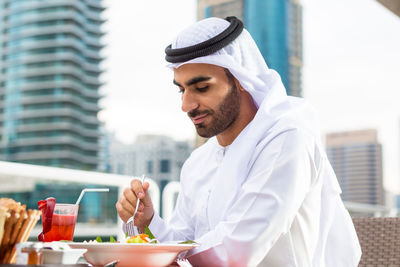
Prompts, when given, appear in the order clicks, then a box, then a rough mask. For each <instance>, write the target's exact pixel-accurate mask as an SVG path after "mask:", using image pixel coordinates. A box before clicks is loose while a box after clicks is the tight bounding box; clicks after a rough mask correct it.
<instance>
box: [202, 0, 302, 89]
mask: <svg viewBox="0 0 400 267" xmlns="http://www.w3.org/2000/svg"><path fill="white" fill-rule="evenodd" d="M197 12H198V13H197V16H198V19H202V18H205V17H220V18H225V17H227V16H236V17H238V18H240V19H242V20H243V22H244V24H245V27H246V29H247V30H248V31H249V32H250V34H251V35H252V36H253V38H254V40H255V42H256V43H257V45H258V47H259V49H260V51H261V54H262V55H263V57H264V59H265V61H266V62H267V64H268V66H269V67H270V68H272V69H275V70H276V71H278V72H279V74H280V75H281V77H282V81H283V83H284V85H285V87H286V90H287V93H288V94H289V95H294V96H300V95H301V94H302V80H301V70H302V65H303V59H302V51H303V47H302V7H301V5H300V4H299V1H298V0H198V9H197Z"/></svg>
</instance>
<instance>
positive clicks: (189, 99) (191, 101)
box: [182, 90, 199, 113]
mask: <svg viewBox="0 0 400 267" xmlns="http://www.w3.org/2000/svg"><path fill="white" fill-rule="evenodd" d="M198 107H199V103H198V101H197V98H196V96H194V95H193V94H191V93H190V92H188V90H186V91H185V92H184V93H183V94H182V111H183V112H186V113H187V112H189V111H192V110H194V109H196V108H198Z"/></svg>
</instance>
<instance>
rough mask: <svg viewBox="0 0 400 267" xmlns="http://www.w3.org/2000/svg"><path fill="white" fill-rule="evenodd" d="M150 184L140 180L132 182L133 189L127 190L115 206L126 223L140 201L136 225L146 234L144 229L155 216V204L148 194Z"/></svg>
mask: <svg viewBox="0 0 400 267" xmlns="http://www.w3.org/2000/svg"><path fill="white" fill-rule="evenodd" d="M149 186H150V184H149V183H148V182H144V183H143V185H142V183H141V182H140V181H139V180H136V179H134V180H132V181H131V187H130V188H126V189H125V190H124V193H123V194H122V196H121V197H120V198H119V200H118V202H117V203H116V204H115V207H116V209H117V212H118V215H119V217H121V219H122V220H123V221H124V222H125V223H126V222H127V221H128V220H129V218H130V217H132V216H133V213H134V212H135V208H136V201H137V200H138V199H140V203H139V207H138V211H137V213H136V215H135V220H134V224H135V226H136V227H138V228H139V231H140V232H142V233H143V232H144V227H145V226H146V225H147V226H148V225H149V224H150V222H151V219H152V218H153V215H154V208H153V203H152V202H151V198H150V196H149V194H148V192H147V190H148V189H149Z"/></svg>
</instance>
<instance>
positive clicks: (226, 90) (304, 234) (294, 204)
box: [116, 17, 361, 267]
mask: <svg viewBox="0 0 400 267" xmlns="http://www.w3.org/2000/svg"><path fill="white" fill-rule="evenodd" d="M166 59H167V61H169V62H170V63H171V64H170V65H169V67H170V68H172V69H173V71H174V83H175V84H176V85H177V86H178V87H179V90H180V92H181V94H182V110H183V111H184V112H186V113H187V114H188V116H189V118H190V119H191V120H192V121H193V124H194V125H195V127H196V130H197V132H198V134H199V135H200V136H203V137H208V138H210V139H209V140H208V141H207V143H206V144H204V145H203V146H201V147H199V148H198V149H196V150H195V151H194V152H193V153H192V154H191V156H190V157H189V159H188V160H187V161H186V162H185V164H184V166H183V168H182V173H181V191H180V194H179V197H178V200H177V204H176V208H175V211H174V215H173V217H172V219H171V220H170V222H169V224H167V223H165V222H164V221H163V220H162V219H161V218H160V217H159V216H158V214H157V213H155V212H154V209H153V207H152V204H151V200H150V197H149V196H148V195H147V189H148V187H149V184H148V183H144V185H142V184H141V183H140V182H138V181H135V180H134V181H132V182H131V188H127V189H126V190H125V191H124V194H123V196H122V197H121V198H120V200H119V201H118V203H117V204H116V208H117V211H118V213H119V215H120V217H121V219H122V220H123V221H124V222H127V221H128V219H129V218H130V217H131V216H132V214H133V212H134V210H135V205H136V200H137V198H139V199H141V204H140V205H139V212H138V213H137V215H136V217H135V220H134V225H136V226H137V227H138V228H139V229H140V230H141V231H143V228H144V226H145V225H149V228H150V230H151V231H152V232H153V233H154V235H155V236H156V237H157V238H158V239H159V240H161V241H167V240H195V241H196V242H198V243H199V244H200V246H199V247H198V248H196V249H194V250H192V251H191V252H190V253H189V254H188V255H186V256H187V257H188V258H189V260H190V262H191V263H192V264H193V265H195V266H268V267H286V266H287V267H289V266H290V267H292V266H304V267H310V266H313V267H324V266H329V267H338V266H340V267H355V266H357V265H358V262H359V259H360V256H361V250H360V246H359V243H358V239H357V235H356V233H355V230H354V226H353V224H352V220H351V218H350V216H349V214H348V212H347V211H346V209H345V208H344V206H343V203H342V201H341V198H340V193H341V191H340V187H339V185H338V182H337V179H336V177H335V174H334V172H333V170H332V168H331V166H330V164H329V162H328V159H327V157H326V154H325V152H324V149H323V146H322V145H321V143H320V136H319V132H318V126H317V125H318V124H317V120H316V117H315V114H314V112H313V110H311V109H310V107H309V106H308V105H307V104H306V103H305V101H304V100H302V99H300V98H294V97H288V96H287V95H286V92H285V88H284V86H283V84H282V82H281V80H280V77H279V75H278V74H277V73H276V72H275V71H273V70H271V69H268V67H267V65H266V64H265V62H264V60H263V57H262V56H261V54H260V52H259V50H258V48H257V46H256V44H255V43H254V41H253V39H252V38H251V36H250V34H249V33H248V32H247V31H246V30H245V29H243V24H242V23H241V21H240V20H238V19H236V18H234V17H229V18H227V19H226V20H223V19H217V18H209V19H205V20H202V21H199V22H197V23H195V24H194V25H193V26H191V27H189V28H188V29H186V30H184V31H183V32H181V33H180V34H179V35H178V37H177V38H176V39H175V41H174V42H173V43H172V45H171V46H169V47H167V49H166ZM132 224H133V223H128V224H126V225H124V226H125V229H126V230H129V229H131V228H132V227H131V226H132ZM131 234H132V233H131Z"/></svg>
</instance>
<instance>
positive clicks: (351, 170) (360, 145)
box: [326, 130, 384, 205]
mask: <svg viewBox="0 0 400 267" xmlns="http://www.w3.org/2000/svg"><path fill="white" fill-rule="evenodd" d="M326 150H327V154H328V157H329V160H330V162H331V164H332V167H333V169H334V171H335V173H336V176H337V177H338V180H339V183H340V186H341V188H342V191H343V193H342V198H343V200H346V201H352V202H358V203H365V204H374V205H383V204H384V191H383V184H382V145H381V144H380V143H379V142H378V140H377V131H376V130H359V131H350V132H340V133H331V134H328V135H327V136H326Z"/></svg>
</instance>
